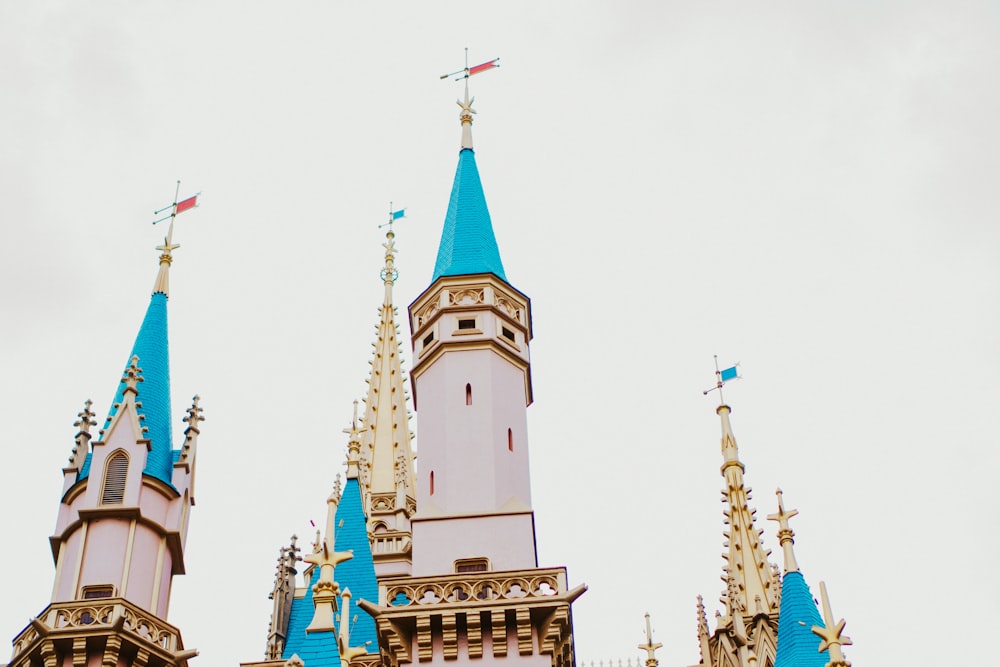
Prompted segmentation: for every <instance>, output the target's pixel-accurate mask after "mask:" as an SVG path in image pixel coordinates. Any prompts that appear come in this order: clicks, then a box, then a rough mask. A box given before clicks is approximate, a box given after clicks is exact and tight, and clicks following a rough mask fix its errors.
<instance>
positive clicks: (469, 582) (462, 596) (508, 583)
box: [379, 568, 566, 607]
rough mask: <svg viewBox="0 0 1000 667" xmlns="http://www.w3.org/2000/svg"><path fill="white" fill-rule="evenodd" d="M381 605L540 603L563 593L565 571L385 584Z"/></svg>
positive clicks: (466, 575)
mask: <svg viewBox="0 0 1000 667" xmlns="http://www.w3.org/2000/svg"><path fill="white" fill-rule="evenodd" d="M379 588H380V591H379V599H380V602H381V604H382V605H383V606H390V607H408V606H411V605H419V606H431V605H440V604H463V603H467V604H477V603H480V602H495V601H502V600H511V601H512V602H516V601H518V600H522V599H529V600H540V599H544V598H548V597H553V596H556V595H559V594H561V593H565V592H566V571H565V570H564V569H562V568H557V569H550V570H525V571H519V572H463V573H458V574H453V575H447V576H437V577H417V578H413V577H411V578H407V579H405V580H401V581H399V582H394V581H392V580H387V581H385V582H384V583H383V584H382V585H381V586H379Z"/></svg>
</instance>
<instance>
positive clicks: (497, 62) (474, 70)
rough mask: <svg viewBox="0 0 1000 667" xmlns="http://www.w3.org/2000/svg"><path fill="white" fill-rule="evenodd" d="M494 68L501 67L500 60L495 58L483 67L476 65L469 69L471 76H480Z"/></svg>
mask: <svg viewBox="0 0 1000 667" xmlns="http://www.w3.org/2000/svg"><path fill="white" fill-rule="evenodd" d="M494 67H500V59H499V58H494V59H493V60H491V61H489V62H488V63H483V64H482V65H476V66H475V67H470V68H469V76H472V75H473V74H479V73H480V72H485V71H486V70H488V69H493V68H494Z"/></svg>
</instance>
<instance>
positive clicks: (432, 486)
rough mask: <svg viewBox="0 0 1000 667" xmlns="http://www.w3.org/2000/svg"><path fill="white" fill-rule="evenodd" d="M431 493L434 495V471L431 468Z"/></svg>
mask: <svg viewBox="0 0 1000 667" xmlns="http://www.w3.org/2000/svg"><path fill="white" fill-rule="evenodd" d="M431 495H432V496H433V495H434V471H433V470H431Z"/></svg>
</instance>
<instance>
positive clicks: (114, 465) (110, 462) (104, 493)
mask: <svg viewBox="0 0 1000 667" xmlns="http://www.w3.org/2000/svg"><path fill="white" fill-rule="evenodd" d="M127 475H128V454H126V453H125V452H123V451H121V450H119V451H117V452H115V453H114V454H112V455H111V456H109V457H108V458H107V460H106V461H105V462H104V488H103V489H102V490H101V504H102V505H121V504H122V502H123V501H124V500H125V478H126V476H127Z"/></svg>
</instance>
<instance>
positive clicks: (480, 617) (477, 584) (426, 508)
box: [359, 88, 586, 667]
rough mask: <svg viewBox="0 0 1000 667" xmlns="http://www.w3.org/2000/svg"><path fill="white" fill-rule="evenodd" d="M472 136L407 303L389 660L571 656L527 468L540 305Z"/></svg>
mask: <svg viewBox="0 0 1000 667" xmlns="http://www.w3.org/2000/svg"><path fill="white" fill-rule="evenodd" d="M459 106H460V107H461V109H462V111H461V114H460V119H461V123H462V144H461V149H460V152H459V156H458V169H457V170H456V173H455V181H454V184H453V185H452V190H451V198H450V201H449V203H448V212H447V214H446V216H445V221H444V230H443V232H442V234H441V243H440V247H439V250H438V256H437V262H436V264H435V267H434V275H433V278H432V281H431V284H430V286H429V287H428V288H427V289H426V290H424V292H423V293H422V294H421V295H420V296H419V297H418V298H417V299H416V300H415V301H414V302H413V303H412V304H411V305H410V308H409V314H410V326H411V329H412V332H413V355H414V362H413V370H412V371H411V377H412V379H413V390H414V406H415V408H416V410H417V416H418V422H417V436H418V442H419V446H420V460H419V463H420V465H419V467H418V474H417V503H416V507H417V511H416V514H415V515H414V516H413V517H412V519H411V522H410V525H411V530H412V535H413V555H412V575H409V576H398V577H380V578H379V604H378V605H374V604H370V603H368V602H365V601H362V602H360V603H359V605H360V606H361V608H362V609H364V610H365V611H367V612H369V613H370V614H372V615H373V616H375V617H376V620H377V628H378V635H379V647H380V649H381V652H382V660H383V663H384V664H385V665H386V666H387V667H396V666H397V665H400V664H406V663H415V662H419V663H424V664H427V665H432V666H435V667H437V666H438V665H440V666H442V667H443V665H445V664H448V663H451V664H454V662H455V661H457V662H459V663H460V664H466V663H477V662H481V663H484V664H494V663H500V662H505V663H508V664H511V665H531V666H532V667H567V666H569V665H572V664H573V662H574V657H573V623H572V613H571V610H570V604H571V603H572V601H573V600H574V599H575V598H576V597H578V596H579V595H580V594H582V593H583V592H584V591H585V590H586V586H579V587H577V588H575V589H573V590H570V589H568V588H567V584H566V570H565V568H539V567H538V559H537V555H536V550H535V527H534V514H533V512H532V508H531V489H530V483H529V475H528V437H527V418H526V417H527V415H526V409H527V406H528V405H529V404H530V403H531V364H530V359H529V353H528V343H529V341H530V340H531V310H530V301H529V299H528V297H527V296H525V295H524V294H522V293H521V292H520V291H518V290H517V289H515V288H514V287H513V286H512V285H511V284H510V283H509V282H508V281H507V276H506V274H505V272H504V269H503V264H502V262H501V261H500V251H499V248H498V246H497V242H496V238H495V236H494V234H493V225H492V222H491V220H490V214H489V211H488V209H487V207H486V198H485V196H484V195H483V186H482V182H481V181H480V178H479V170H478V169H477V166H476V157H475V153H474V152H473V149H472V131H471V127H472V114H473V113H475V112H474V111H473V109H472V101H471V100H470V99H469V94H468V88H466V94H465V101H464V102H459Z"/></svg>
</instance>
